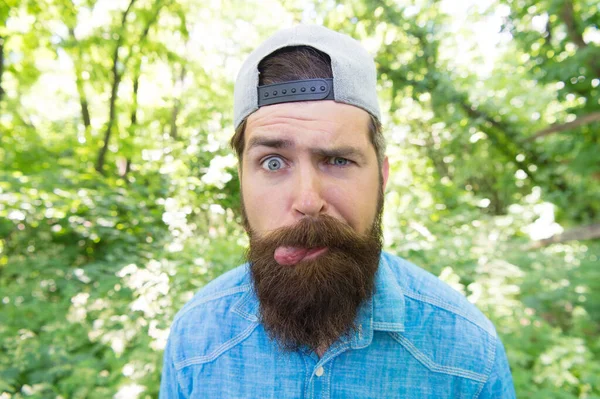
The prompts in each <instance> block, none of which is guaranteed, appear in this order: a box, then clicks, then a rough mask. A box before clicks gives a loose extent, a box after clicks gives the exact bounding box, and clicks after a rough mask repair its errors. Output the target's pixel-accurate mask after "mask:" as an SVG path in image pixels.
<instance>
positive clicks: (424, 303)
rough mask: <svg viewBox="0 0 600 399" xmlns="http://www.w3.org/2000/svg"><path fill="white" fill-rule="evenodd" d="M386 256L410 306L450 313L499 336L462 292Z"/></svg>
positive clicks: (426, 273) (411, 265)
mask: <svg viewBox="0 0 600 399" xmlns="http://www.w3.org/2000/svg"><path fill="white" fill-rule="evenodd" d="M382 257H383V260H384V261H385V262H386V263H387V265H388V266H389V268H390V270H391V271H392V273H393V275H394V276H395V278H396V283H397V284H398V285H399V286H400V287H401V289H402V291H403V293H404V297H405V301H406V302H407V305H411V304H412V305H413V306H418V307H421V308H422V307H427V308H430V310H431V311H434V312H436V313H437V314H447V315H448V316H451V317H453V318H456V319H457V320H460V321H461V322H465V323H469V324H473V326H474V327H476V328H477V329H479V330H481V332H482V333H486V334H489V335H490V336H494V337H495V336H496V330H495V329H494V326H493V324H492V323H491V322H490V321H489V320H488V318H487V317H486V316H485V315H484V314H483V313H482V312H481V311H480V310H479V309H478V308H477V307H476V306H475V305H474V304H472V303H471V302H469V301H468V300H467V298H465V296H464V295H462V294H461V293H460V292H458V291H456V290H455V289H454V288H452V287H450V286H449V285H448V284H446V283H445V282H443V281H442V280H440V279H439V278H438V277H436V276H434V275H433V274H431V273H429V272H428V271H426V270H424V269H422V268H420V267H418V266H416V265H414V264H413V263H411V262H409V261H407V260H405V259H403V258H401V257H398V256H395V255H392V254H389V253H386V252H384V253H383V254H382Z"/></svg>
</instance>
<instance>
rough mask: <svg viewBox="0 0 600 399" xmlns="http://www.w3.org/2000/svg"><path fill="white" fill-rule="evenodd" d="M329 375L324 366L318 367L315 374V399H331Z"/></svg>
mask: <svg viewBox="0 0 600 399" xmlns="http://www.w3.org/2000/svg"><path fill="white" fill-rule="evenodd" d="M326 377H327V375H325V368H324V367H323V366H319V367H317V368H316V369H315V370H314V372H313V398H315V399H324V398H328V397H329V392H328V389H327V388H328V387H327V385H328V384H327V378H326Z"/></svg>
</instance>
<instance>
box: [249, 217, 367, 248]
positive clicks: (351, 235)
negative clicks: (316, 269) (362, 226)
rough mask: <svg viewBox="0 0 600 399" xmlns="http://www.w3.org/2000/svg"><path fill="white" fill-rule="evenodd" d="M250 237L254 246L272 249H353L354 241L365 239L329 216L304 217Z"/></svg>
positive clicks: (346, 225)
mask: <svg viewBox="0 0 600 399" xmlns="http://www.w3.org/2000/svg"><path fill="white" fill-rule="evenodd" d="M251 235H252V238H253V240H255V244H268V245H269V246H271V247H273V248H277V247H280V246H290V247H303V248H313V247H329V248H338V249H353V248H355V247H356V241H359V242H360V241H362V240H364V239H365V238H366V237H364V236H363V235H360V234H358V233H356V232H355V231H354V230H353V229H352V227H350V226H349V225H348V224H346V223H344V222H342V221H340V220H338V219H337V218H335V217H333V216H329V215H321V216H317V217H304V218H302V219H301V220H300V221H298V222H297V223H296V224H294V225H291V226H284V227H280V228H278V229H276V230H272V231H270V232H268V233H266V234H264V235H263V236H261V237H258V236H257V235H256V234H254V233H251Z"/></svg>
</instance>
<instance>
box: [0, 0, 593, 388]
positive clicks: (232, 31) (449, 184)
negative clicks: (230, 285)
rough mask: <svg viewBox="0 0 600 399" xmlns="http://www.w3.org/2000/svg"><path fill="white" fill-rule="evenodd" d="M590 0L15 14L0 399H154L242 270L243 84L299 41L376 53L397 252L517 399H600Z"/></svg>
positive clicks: (146, 4) (215, 0)
mask: <svg viewBox="0 0 600 399" xmlns="http://www.w3.org/2000/svg"><path fill="white" fill-rule="evenodd" d="M599 7H600V6H599V4H598V2H597V0H540V1H533V0H464V1H457V0H441V1H434V0H406V1H393V0H380V1H377V0H347V1H335V0H320V1H317V0H315V1H310V0H305V1H300V0H282V1H275V0H249V1H234V0H202V1H195V0H98V1H93V0H72V1H71V0H45V1H37V0H0V301H1V303H0V320H1V321H0V398H1V399H8V398H110V397H114V398H123V399H124V398H127V399H129V398H136V397H139V398H154V397H156V396H157V392H158V387H159V380H160V372H161V361H162V350H163V347H164V344H165V341H166V338H167V335H168V328H169V325H170V322H171V320H172V318H173V316H174V314H175V312H176V311H177V310H178V309H179V308H180V307H181V306H182V305H183V304H184V303H185V302H186V301H187V300H189V299H190V298H191V296H192V295H193V294H194V293H195V292H196V291H197V290H198V289H199V288H200V287H202V286H203V285H204V284H206V282H207V281H209V280H211V279H213V278H214V277H216V276H218V275H219V274H221V273H223V272H224V271H226V270H228V269H231V268H233V267H235V266H237V265H238V264H239V263H241V262H242V260H243V248H244V246H245V245H246V243H247V241H246V237H245V235H244V233H243V230H242V229H241V228H240V227H239V225H238V222H239V189H238V180H237V172H236V161H235V158H234V156H233V155H232V152H231V151H230V149H229V148H228V146H227V141H228V139H229V138H230V136H231V135H232V134H233V127H232V113H233V112H232V108H233V99H232V94H233V81H234V78H235V74H236V72H237V70H238V68H239V66H240V65H241V62H242V60H243V59H244V57H245V56H246V55H247V54H248V53H249V51H251V49H253V48H254V47H255V46H256V44H257V43H259V42H260V41H261V40H262V39H263V38H265V37H266V36H268V35H269V34H271V33H272V32H274V31H275V30H277V29H280V28H282V27H288V26H291V25H293V24H294V23H298V22H305V23H317V24H323V25H325V26H328V27H330V28H333V29H336V30H339V31H341V32H345V33H347V34H350V35H351V36H353V37H355V38H357V39H359V40H361V41H362V43H364V45H365V46H366V47H367V49H368V50H369V51H370V52H372V53H373V55H374V56H375V58H376V62H377V65H378V69H379V85H380V99H381V105H382V108H383V110H384V114H385V116H384V125H385V131H386V136H387V139H388V143H389V144H388V146H389V151H388V152H389V156H390V160H391V169H392V174H391V179H390V184H389V188H388V190H387V193H386V212H385V220H384V224H385V240H386V248H387V249H388V250H389V251H391V252H393V253H396V254H398V255H401V256H403V257H405V258H407V259H408V260H410V261H412V262H414V263H416V264H418V265H420V266H422V267H424V268H425V269H427V270H430V271H431V272H433V273H434V274H436V275H439V276H440V277H441V278H442V279H443V280H445V281H447V282H448V283H450V284H451V285H452V286H453V287H455V288H456V289H457V290H459V291H461V292H463V293H464V294H465V295H466V296H467V297H468V298H469V300H471V301H472V302H474V303H475V304H477V306H478V307H479V308H480V309H482V310H483V311H484V312H485V313H486V314H487V315H488V316H489V317H490V318H491V319H492V320H493V321H494V323H495V325H496V327H497V329H498V332H499V334H500V335H501V337H502V339H503V341H504V343H505V346H506V349H507V353H508V357H509V361H510V364H511V367H512V370H513V375H514V381H515V385H516V389H517V394H518V397H520V398H544V399H551V398H600V339H599V337H600V261H599V257H600V240H599V236H600V87H599V86H600V30H599V26H600V8H599Z"/></svg>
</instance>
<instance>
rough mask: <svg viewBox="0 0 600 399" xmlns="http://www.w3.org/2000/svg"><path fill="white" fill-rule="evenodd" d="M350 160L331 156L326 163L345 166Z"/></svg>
mask: <svg viewBox="0 0 600 399" xmlns="http://www.w3.org/2000/svg"><path fill="white" fill-rule="evenodd" d="M350 162H352V161H350V160H349V159H346V158H342V157H331V158H330V159H329V161H328V162H327V163H328V164H330V165H335V166H347V165H350Z"/></svg>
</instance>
